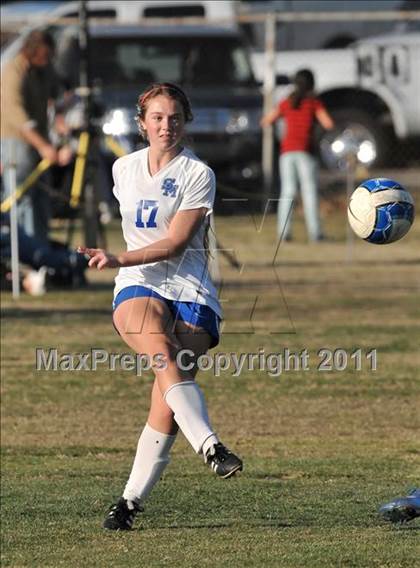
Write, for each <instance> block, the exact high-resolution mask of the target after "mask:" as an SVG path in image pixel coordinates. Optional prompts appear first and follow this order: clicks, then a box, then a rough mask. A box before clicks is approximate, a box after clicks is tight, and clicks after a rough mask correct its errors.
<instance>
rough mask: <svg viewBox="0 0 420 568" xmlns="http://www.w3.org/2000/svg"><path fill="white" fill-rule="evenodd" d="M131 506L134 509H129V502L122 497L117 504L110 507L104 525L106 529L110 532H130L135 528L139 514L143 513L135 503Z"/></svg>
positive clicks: (132, 502)
mask: <svg viewBox="0 0 420 568" xmlns="http://www.w3.org/2000/svg"><path fill="white" fill-rule="evenodd" d="M130 505H132V506H133V508H129V506H128V502H127V500H126V499H124V498H123V497H120V498H119V500H118V501H117V503H115V505H112V507H110V509H109V511H108V514H107V516H106V517H105V520H104V523H103V527H104V529H108V530H110V531H130V530H131V529H132V528H133V523H134V519H135V517H136V515H137V513H140V512H141V511H143V509H142V508H141V507H140V506H139V505H138V504H137V503H135V502H134V501H130Z"/></svg>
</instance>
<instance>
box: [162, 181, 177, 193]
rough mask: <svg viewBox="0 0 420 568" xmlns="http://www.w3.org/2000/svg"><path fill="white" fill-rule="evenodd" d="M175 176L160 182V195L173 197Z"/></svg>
mask: <svg viewBox="0 0 420 568" xmlns="http://www.w3.org/2000/svg"><path fill="white" fill-rule="evenodd" d="M175 181H176V180H175V178H165V179H164V180H163V183H162V187H161V189H162V190H163V191H162V195H164V196H165V197H175V196H176V190H177V189H178V186H177V185H175Z"/></svg>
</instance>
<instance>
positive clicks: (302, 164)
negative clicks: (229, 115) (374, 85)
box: [261, 69, 334, 241]
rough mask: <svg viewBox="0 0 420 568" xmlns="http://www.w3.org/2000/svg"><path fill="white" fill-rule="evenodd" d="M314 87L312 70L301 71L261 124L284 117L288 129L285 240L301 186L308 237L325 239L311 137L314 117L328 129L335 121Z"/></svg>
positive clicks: (284, 143)
mask: <svg viewBox="0 0 420 568" xmlns="http://www.w3.org/2000/svg"><path fill="white" fill-rule="evenodd" d="M314 87H315V81H314V76H313V74H312V72H311V71H309V70H308V69H302V70H300V71H298V72H297V73H296V76H295V79H294V90H293V92H292V93H291V94H290V95H289V96H288V97H287V98H286V99H284V100H282V101H280V103H279V104H278V105H277V106H276V108H274V109H273V110H272V111H271V112H269V113H268V114H266V115H265V116H263V118H262V119H261V126H262V127H266V126H269V125H271V124H273V123H275V122H276V121H277V120H279V119H284V121H285V128H286V132H285V135H284V137H283V138H282V140H281V144H280V160H279V167H280V181H281V199H280V201H279V205H278V219H277V234H278V237H279V238H282V239H285V240H290V239H291V219H292V213H293V204H294V200H295V198H296V194H297V191H298V187H299V186H300V191H301V195H302V202H303V210H304V215H305V222H306V228H307V232H308V237H309V240H310V241H319V240H322V239H323V234H322V229H321V223H320V218H319V199H318V166H317V162H316V159H315V158H314V156H313V154H312V151H311V150H312V149H311V141H312V131H313V127H314V123H315V120H318V121H319V122H320V124H321V125H322V126H323V127H324V128H325V129H327V130H330V129H332V128H334V122H333V119H332V118H331V116H330V114H329V113H328V112H327V110H326V109H325V107H324V105H323V104H322V102H321V101H320V100H319V99H318V98H316V96H315V94H314Z"/></svg>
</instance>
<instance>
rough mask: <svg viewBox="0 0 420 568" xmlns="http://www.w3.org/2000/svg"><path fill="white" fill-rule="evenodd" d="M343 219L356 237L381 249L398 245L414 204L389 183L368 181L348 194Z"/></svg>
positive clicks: (405, 194) (407, 226) (394, 183)
mask: <svg viewBox="0 0 420 568" xmlns="http://www.w3.org/2000/svg"><path fill="white" fill-rule="evenodd" d="M347 215H348V219H349V223H350V226H351V228H352V229H353V231H354V232H355V233H356V235H357V236H358V237H360V238H361V239H364V240H365V241H368V242H369V243H375V244H377V245H384V244H388V243H392V242H394V241H398V239H401V237H403V236H404V235H405V234H406V233H407V232H408V230H409V229H410V227H411V225H412V223H413V220H414V201H413V198H412V197H411V195H410V193H409V192H408V191H407V190H406V189H404V188H403V187H402V186H401V185H400V184H399V183H398V182H396V181H394V180H392V179H387V178H374V179H368V180H367V181H364V182H363V183H361V184H360V185H359V187H358V188H357V189H355V190H354V192H353V193H352V196H351V197H350V203H349V206H348V209H347Z"/></svg>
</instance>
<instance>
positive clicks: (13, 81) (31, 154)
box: [1, 30, 69, 241]
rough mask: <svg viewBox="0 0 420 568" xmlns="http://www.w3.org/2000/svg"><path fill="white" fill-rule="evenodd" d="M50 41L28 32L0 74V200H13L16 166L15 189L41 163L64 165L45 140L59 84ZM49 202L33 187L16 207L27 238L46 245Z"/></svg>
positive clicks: (44, 34)
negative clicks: (11, 173) (10, 171)
mask: <svg viewBox="0 0 420 568" xmlns="http://www.w3.org/2000/svg"><path fill="white" fill-rule="evenodd" d="M53 47H54V44H53V40H52V37H51V36H50V35H49V34H48V33H47V32H44V31H39V30H36V31H33V32H31V33H30V34H29V35H28V36H27V38H26V39H25V42H24V44H23V46H22V49H21V50H20V52H19V53H18V54H17V55H16V57H15V58H14V59H12V60H11V61H9V62H8V63H6V64H5V66H4V68H3V69H2V81H1V161H2V167H3V172H2V179H3V187H4V195H3V197H2V199H4V198H5V197H7V196H8V195H10V194H11V191H12V189H11V188H10V187H9V176H8V172H7V168H8V167H9V165H10V162H11V160H13V161H14V162H15V163H16V177H17V180H16V182H17V185H18V186H19V185H20V184H21V183H22V182H23V181H24V180H25V179H26V178H27V177H28V175H29V174H30V173H31V172H32V171H33V170H34V169H35V167H36V165H37V164H38V163H39V162H40V160H41V159H47V160H49V161H50V162H52V163H55V162H58V163H60V164H62V165H65V163H66V160H68V159H69V156H68V153H66V150H65V149H64V150H62V151H60V152H57V150H56V149H55V148H54V146H53V145H52V144H51V143H50V141H49V138H48V129H49V121H48V107H49V104H51V102H52V100H53V99H54V98H55V97H56V96H57V94H58V81H57V78H56V75H55V73H54V71H53V69H52V66H51V65H50V59H51V56H52V53H53ZM49 218H50V201H49V196H48V194H47V193H46V192H45V191H43V190H42V189H41V188H40V186H39V185H37V184H35V185H33V186H32V187H31V188H30V189H29V190H28V191H27V192H26V193H25V194H24V195H23V197H22V198H21V199H20V201H19V203H18V222H19V225H20V226H21V228H22V229H23V230H24V231H25V233H26V234H27V235H29V236H34V237H36V238H37V239H39V240H43V241H46V240H47V239H48V223H49Z"/></svg>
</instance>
